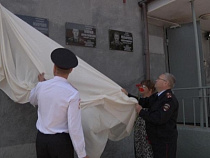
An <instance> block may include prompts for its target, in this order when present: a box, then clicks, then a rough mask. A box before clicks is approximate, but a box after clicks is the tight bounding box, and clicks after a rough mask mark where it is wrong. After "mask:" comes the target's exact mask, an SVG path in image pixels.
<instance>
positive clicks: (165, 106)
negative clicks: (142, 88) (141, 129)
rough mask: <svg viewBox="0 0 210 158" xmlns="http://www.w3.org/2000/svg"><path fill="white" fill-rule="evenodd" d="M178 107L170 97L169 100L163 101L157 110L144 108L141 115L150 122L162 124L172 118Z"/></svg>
mask: <svg viewBox="0 0 210 158" xmlns="http://www.w3.org/2000/svg"><path fill="white" fill-rule="evenodd" d="M176 109H177V104H176V102H174V100H172V99H170V98H169V99H167V101H165V102H163V103H162V104H161V106H160V107H159V109H157V110H154V111H145V110H143V109H142V110H141V111H140V113H139V116H140V117H142V118H143V119H144V120H146V121H148V122H151V123H154V124H159V125H161V124H165V123H166V122H167V121H168V120H169V119H170V118H171V116H172V115H173V114H174V111H175V110H176Z"/></svg>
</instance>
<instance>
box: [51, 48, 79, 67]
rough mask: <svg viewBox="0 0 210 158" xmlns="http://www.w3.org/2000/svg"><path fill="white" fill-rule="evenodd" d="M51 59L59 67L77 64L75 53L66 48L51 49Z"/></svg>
mask: <svg viewBox="0 0 210 158" xmlns="http://www.w3.org/2000/svg"><path fill="white" fill-rule="evenodd" d="M51 59H52V61H53V63H54V64H55V65H56V66H57V67H59V68H61V69H70V68H74V67H76V66H77V65H78V60H77V57H76V55H75V54H74V53H73V52H72V51H70V50H68V49H66V48H57V49H55V50H54V51H52V53H51Z"/></svg>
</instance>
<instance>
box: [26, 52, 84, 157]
mask: <svg viewBox="0 0 210 158" xmlns="http://www.w3.org/2000/svg"><path fill="white" fill-rule="evenodd" d="M51 59H52V62H53V63H54V68H53V73H54V78H52V79H50V80H47V81H45V79H44V73H42V74H40V75H39V76H38V79H39V81H40V82H39V83H38V84H37V85H36V87H35V88H34V89H32V90H31V93H30V97H29V101H30V103H31V104H32V105H34V106H35V105H37V106H38V120H37V122H36V127H37V129H38V134H37V138H36V152H37V158H55V157H56V158H73V157H74V149H75V151H76V152H77V155H78V157H79V158H83V157H85V158H87V156H86V151H85V141H84V134H83V129H82V125H81V110H80V107H79V101H80V97H79V92H78V91H77V90H76V89H75V88H74V87H73V86H72V85H71V84H70V83H69V82H68V81H67V78H68V76H69V74H70V73H71V72H72V70H73V68H74V67H76V66H77V65H78V60H77V57H76V56H75V54H74V53H72V52H71V51H70V50H68V49H65V48H57V49H55V50H54V51H53V52H52V53H51ZM42 81H44V82H42ZM73 147H74V148H73Z"/></svg>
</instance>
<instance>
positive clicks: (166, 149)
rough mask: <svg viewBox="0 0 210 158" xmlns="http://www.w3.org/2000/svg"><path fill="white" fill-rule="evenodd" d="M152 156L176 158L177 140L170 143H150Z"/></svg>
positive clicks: (156, 157) (155, 157)
mask: <svg viewBox="0 0 210 158" xmlns="http://www.w3.org/2000/svg"><path fill="white" fill-rule="evenodd" d="M152 150H153V154H154V158H176V150H177V140H174V141H173V142H170V143H163V142H161V143H152Z"/></svg>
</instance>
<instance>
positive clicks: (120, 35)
mask: <svg viewBox="0 0 210 158" xmlns="http://www.w3.org/2000/svg"><path fill="white" fill-rule="evenodd" d="M109 48H110V49H111V50H121V51H128V52H132V51H133V36H132V33H128V32H122V31H117V30H109Z"/></svg>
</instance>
